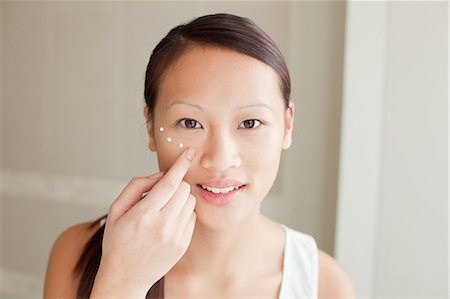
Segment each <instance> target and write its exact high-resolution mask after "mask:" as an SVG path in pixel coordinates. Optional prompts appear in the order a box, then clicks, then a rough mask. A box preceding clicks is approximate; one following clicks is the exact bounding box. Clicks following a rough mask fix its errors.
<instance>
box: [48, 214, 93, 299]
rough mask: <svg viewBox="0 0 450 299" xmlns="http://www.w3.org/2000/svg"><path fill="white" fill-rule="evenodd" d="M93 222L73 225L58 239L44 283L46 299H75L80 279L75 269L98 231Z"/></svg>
mask: <svg viewBox="0 0 450 299" xmlns="http://www.w3.org/2000/svg"><path fill="white" fill-rule="evenodd" d="M91 224H92V222H84V223H80V224H76V225H73V226H71V227H69V228H67V229H66V230H64V231H63V232H62V233H61V234H60V235H59V236H58V238H57V239H56V241H55V242H54V244H53V247H52V249H51V252H50V257H49V260H48V264H47V271H46V275H45V283H44V298H70V297H71V298H75V297H76V290H77V286H78V283H79V277H74V276H73V269H74V267H75V265H76V263H77V262H78V259H79V257H80V255H81V253H82V250H83V249H84V246H85V245H86V243H87V242H88V240H89V239H90V238H91V236H92V235H93V234H94V233H95V232H96V231H97V229H98V225H95V226H91Z"/></svg>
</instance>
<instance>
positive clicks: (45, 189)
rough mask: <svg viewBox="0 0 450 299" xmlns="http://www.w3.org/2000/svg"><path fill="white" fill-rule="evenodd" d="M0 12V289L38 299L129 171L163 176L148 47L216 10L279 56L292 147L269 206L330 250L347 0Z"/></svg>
mask: <svg viewBox="0 0 450 299" xmlns="http://www.w3.org/2000/svg"><path fill="white" fill-rule="evenodd" d="M0 9H1V29H2V31H1V38H2V39H1V43H2V44H1V46H2V47H1V53H2V64H1V74H0V75H1V76H2V84H1V88H2V110H1V111H2V114H1V124H0V125H1V147H2V151H1V170H2V184H1V192H2V193H1V195H2V197H1V201H0V203H1V206H2V211H1V227H2V251H3V252H2V255H1V268H2V269H3V273H4V274H5V275H4V279H7V280H6V281H7V283H4V284H3V295H5V296H7V295H8V294H13V293H16V292H19V293H20V292H21V293H23V294H28V293H27V292H30V294H37V296H39V294H40V292H41V287H42V286H41V285H40V283H41V282H42V281H41V280H42V279H43V275H44V271H45V266H46V262H47V258H48V254H49V251H50V248H51V245H52V243H53V241H54V240H55V238H56V237H57V235H58V234H59V233H60V232H61V231H62V230H63V229H65V228H67V227H68V226H70V225H72V224H75V223H78V222H81V221H86V220H90V219H93V218H94V217H97V216H99V215H100V214H102V213H105V212H106V210H107V207H108V206H109V203H110V202H111V201H112V200H114V198H115V196H117V194H118V192H120V190H121V189H122V188H123V187H124V186H125V184H126V183H127V181H128V180H129V179H130V178H131V177H133V176H138V175H146V174H149V173H152V172H155V171H156V170H157V164H156V162H155V157H154V156H153V155H151V154H150V153H149V151H148V149H147V139H146V134H145V126H144V118H143V114H142V108H143V83H144V71H145V67H146V64H147V62H148V58H149V55H150V53H151V50H152V49H153V47H154V46H155V45H156V43H157V42H158V41H159V39H160V38H162V36H163V35H165V34H166V33H167V32H168V30H169V29H170V28H172V27H173V26H175V25H178V24H180V23H182V22H185V21H187V20H189V19H191V18H193V17H195V16H199V15H202V14H206V13H212V12H230V13H236V14H241V15H244V16H247V17H250V18H251V19H253V20H254V21H255V22H256V23H257V24H259V25H260V26H261V27H262V28H263V29H264V30H265V31H267V32H268V33H269V35H271V36H272V37H273V38H274V40H275V41H276V42H277V43H278V45H279V46H280V48H281V50H282V52H283V53H284V54H285V56H286V59H287V61H288V65H289V68H290V71H291V77H292V80H293V82H292V83H293V93H292V99H293V100H294V102H295V103H296V108H297V109H296V110H297V115H296V124H295V130H294V143H293V146H292V147H291V149H289V151H287V152H285V156H284V157H283V159H282V165H281V169H280V173H279V177H278V179H277V182H276V185H275V186H274V189H273V192H271V194H270V198H268V199H267V200H266V202H265V203H264V205H263V212H264V213H265V214H267V215H269V216H271V217H272V218H274V219H276V220H278V221H280V222H283V223H285V224H287V225H289V226H292V227H294V228H296V229H299V230H301V231H304V232H306V233H309V234H312V235H313V236H314V237H315V238H316V239H317V241H318V243H319V247H321V248H322V249H323V250H325V251H328V252H329V253H331V254H332V253H333V244H334V225H335V224H334V223H335V206H336V188H337V187H336V184H337V168H338V148H339V124H340V105H341V104H340V103H341V86H342V84H341V81H342V79H341V76H342V57H343V41H344V21H345V20H344V18H345V3H343V2H340V3H333V2H330V3H327V2H318V3H310V2H279V3H276V2H246V3H241V2H213V3H204V2H182V3H175V2H167V3H157V2H153V3H152V2H147V3H143V2H134V3H125V2H80V3H69V2H59V3H56V2H45V3H44V2H40V3H39V2H1V4H0ZM23 275H26V276H23ZM17 277H19V278H20V281H21V283H22V285H23V287H20V288H17V289H16V288H14V285H13V284H14V283H16V282H14V281H15V280H14V279H15V278H17ZM28 289H30V291H28Z"/></svg>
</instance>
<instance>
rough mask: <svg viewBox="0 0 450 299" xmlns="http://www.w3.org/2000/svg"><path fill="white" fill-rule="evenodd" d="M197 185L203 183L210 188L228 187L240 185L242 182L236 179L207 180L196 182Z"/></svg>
mask: <svg viewBox="0 0 450 299" xmlns="http://www.w3.org/2000/svg"><path fill="white" fill-rule="evenodd" d="M197 185H203V186H206V187H211V188H229V187H241V186H242V185H245V184H244V183H242V182H240V181H236V180H209V181H205V182H201V183H198V184H197Z"/></svg>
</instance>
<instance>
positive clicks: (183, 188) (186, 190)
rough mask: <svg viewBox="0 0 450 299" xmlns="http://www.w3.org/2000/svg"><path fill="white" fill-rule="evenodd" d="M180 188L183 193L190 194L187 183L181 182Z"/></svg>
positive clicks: (189, 187) (189, 186)
mask: <svg viewBox="0 0 450 299" xmlns="http://www.w3.org/2000/svg"><path fill="white" fill-rule="evenodd" d="M180 186H181V188H182V190H183V191H184V192H187V193H190V192H191V185H190V184H189V183H187V182H186V181H181V184H180Z"/></svg>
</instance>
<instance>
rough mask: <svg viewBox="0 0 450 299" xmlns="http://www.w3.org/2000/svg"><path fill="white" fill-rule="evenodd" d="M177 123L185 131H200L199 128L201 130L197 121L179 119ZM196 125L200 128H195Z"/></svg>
mask: <svg viewBox="0 0 450 299" xmlns="http://www.w3.org/2000/svg"><path fill="white" fill-rule="evenodd" d="M177 123H179V124H181V126H182V127H184V128H186V129H200V128H202V126H201V125H200V123H199V122H198V121H196V120H194V119H191V118H183V119H180V120H179V121H177ZM183 123H184V124H183ZM196 124H199V125H200V127H197V126H196Z"/></svg>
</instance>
